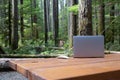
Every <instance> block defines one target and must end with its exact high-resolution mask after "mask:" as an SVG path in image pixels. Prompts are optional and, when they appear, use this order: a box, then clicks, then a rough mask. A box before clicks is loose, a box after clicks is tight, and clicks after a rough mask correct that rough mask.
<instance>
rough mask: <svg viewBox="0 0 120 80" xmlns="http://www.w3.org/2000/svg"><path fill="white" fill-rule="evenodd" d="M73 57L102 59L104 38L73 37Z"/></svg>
mask: <svg viewBox="0 0 120 80" xmlns="http://www.w3.org/2000/svg"><path fill="white" fill-rule="evenodd" d="M73 57H104V36H73Z"/></svg>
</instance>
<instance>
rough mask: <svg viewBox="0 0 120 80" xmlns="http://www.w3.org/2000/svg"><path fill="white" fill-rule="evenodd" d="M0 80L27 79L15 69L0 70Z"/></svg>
mask: <svg viewBox="0 0 120 80" xmlns="http://www.w3.org/2000/svg"><path fill="white" fill-rule="evenodd" d="M0 80H28V79H27V78H26V77H24V76H22V75H21V74H19V73H17V72H16V71H6V72H0Z"/></svg>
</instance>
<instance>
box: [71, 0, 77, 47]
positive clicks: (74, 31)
mask: <svg viewBox="0 0 120 80" xmlns="http://www.w3.org/2000/svg"><path fill="white" fill-rule="evenodd" d="M77 4H78V0H70V6H73V5H77ZM77 20H78V15H77V14H74V13H73V12H71V13H70V47H72V45H73V36H74V35H77V28H78V22H77Z"/></svg>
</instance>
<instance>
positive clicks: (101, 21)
mask: <svg viewBox="0 0 120 80" xmlns="http://www.w3.org/2000/svg"><path fill="white" fill-rule="evenodd" d="M99 3H100V5H99V12H98V34H99V35H103V36H105V10H104V7H105V5H104V0H99Z"/></svg>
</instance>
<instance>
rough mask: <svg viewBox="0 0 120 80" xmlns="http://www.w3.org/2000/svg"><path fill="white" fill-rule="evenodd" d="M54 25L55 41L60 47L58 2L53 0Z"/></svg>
mask: <svg viewBox="0 0 120 80" xmlns="http://www.w3.org/2000/svg"><path fill="white" fill-rule="evenodd" d="M53 24H54V40H55V46H58V44H59V40H58V35H59V19H58V0H53Z"/></svg>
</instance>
